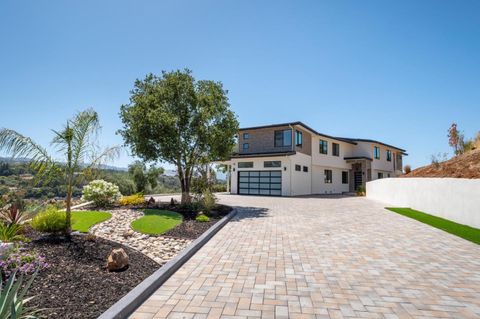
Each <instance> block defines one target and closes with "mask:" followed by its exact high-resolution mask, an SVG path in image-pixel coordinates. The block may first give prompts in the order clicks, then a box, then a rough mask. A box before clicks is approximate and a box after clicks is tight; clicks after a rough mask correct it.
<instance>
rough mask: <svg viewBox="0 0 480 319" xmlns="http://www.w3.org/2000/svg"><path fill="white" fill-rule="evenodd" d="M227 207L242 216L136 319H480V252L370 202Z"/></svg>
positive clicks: (257, 201) (293, 201)
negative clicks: (238, 210)
mask: <svg viewBox="0 0 480 319" xmlns="http://www.w3.org/2000/svg"><path fill="white" fill-rule="evenodd" d="M221 201H222V202H224V203H227V204H230V205H235V206H242V208H240V212H239V214H238V215H237V217H236V218H235V219H234V220H232V221H231V222H230V223H229V224H227V225H226V226H225V227H224V228H223V229H222V230H221V231H220V232H219V233H217V235H215V237H214V238H212V239H211V240H210V242H208V243H207V244H206V245H205V246H204V247H203V248H202V249H201V250H200V251H198V252H197V253H196V255H195V256H194V257H192V258H191V259H190V260H189V261H188V262H187V263H186V264H185V265H184V266H183V267H182V268H181V269H180V270H179V271H177V272H176V273H175V274H174V275H173V276H172V277H171V278H170V279H169V280H168V281H167V282H166V283H165V284H164V285H163V286H162V287H161V288H160V289H159V290H158V291H157V292H156V293H155V294H154V295H152V296H151V297H150V299H148V300H147V301H146V302H145V303H144V304H143V305H142V306H141V307H140V308H139V309H138V310H137V312H136V313H134V314H133V315H132V316H131V318H136V319H141V318H142V319H143V318H165V317H168V318H219V317H223V318H274V317H276V318H287V317H290V318H350V317H357V318H444V317H445V318H480V248H479V247H480V246H477V245H475V244H473V243H470V242H467V241H465V240H463V239H460V238H457V237H455V236H452V235H450V234H447V233H445V232H443V231H440V230H437V229H434V228H432V227H430V226H427V225H424V224H421V223H419V222H417V221H415V220H412V219H408V218H406V217H403V216H400V215H397V214H395V213H392V212H389V211H386V210H384V209H383V206H382V205H381V204H380V203H377V202H373V201H370V200H367V199H365V198H354V197H352V198H267V197H245V196H228V195H224V196H221ZM247 207H250V208H247Z"/></svg>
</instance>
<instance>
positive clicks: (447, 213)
mask: <svg viewBox="0 0 480 319" xmlns="http://www.w3.org/2000/svg"><path fill="white" fill-rule="evenodd" d="M367 198H370V199H374V200H378V201H382V202H384V203H386V204H387V205H389V206H393V207H410V208H413V209H415V210H419V211H422V212H424V213H427V214H430V215H435V216H439V217H442V218H445V219H448V220H451V221H454V222H457V223H460V224H464V225H469V226H471V227H475V228H480V179H465V178H384V179H378V180H375V181H371V182H368V183H367Z"/></svg>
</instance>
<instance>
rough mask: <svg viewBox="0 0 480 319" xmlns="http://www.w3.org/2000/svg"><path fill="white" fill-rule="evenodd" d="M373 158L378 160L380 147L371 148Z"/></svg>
mask: <svg viewBox="0 0 480 319" xmlns="http://www.w3.org/2000/svg"><path fill="white" fill-rule="evenodd" d="M373 157H375V159H380V147H378V146H374V147H373Z"/></svg>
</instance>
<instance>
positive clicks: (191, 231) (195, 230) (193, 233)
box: [162, 218, 220, 239]
mask: <svg viewBox="0 0 480 319" xmlns="http://www.w3.org/2000/svg"><path fill="white" fill-rule="evenodd" d="M219 220H220V219H219V218H210V221H208V222H203V223H201V222H197V221H195V220H186V221H184V222H183V223H181V224H180V225H177V226H175V227H174V228H172V229H170V230H169V231H167V232H165V233H163V234H162V236H171V237H177V238H186V239H197V238H198V237H200V236H201V235H202V234H203V233H204V232H206V231H207V230H208V229H209V228H210V227H212V226H213V225H214V224H215V223H217V222H218V221H219Z"/></svg>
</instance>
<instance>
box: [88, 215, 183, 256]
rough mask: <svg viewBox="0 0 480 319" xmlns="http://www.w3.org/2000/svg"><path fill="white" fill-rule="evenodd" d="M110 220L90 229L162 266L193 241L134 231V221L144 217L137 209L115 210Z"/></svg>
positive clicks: (97, 234)
mask: <svg viewBox="0 0 480 319" xmlns="http://www.w3.org/2000/svg"><path fill="white" fill-rule="evenodd" d="M108 212H109V213H111V214H112V218H110V219H109V220H107V221H105V222H103V223H100V224H97V225H95V226H93V227H92V228H91V229H90V232H91V233H92V234H95V235H96V236H99V237H102V238H106V239H109V240H114V241H116V242H119V243H122V244H124V245H127V246H129V247H131V248H134V249H136V250H138V251H140V252H142V253H143V254H145V255H147V256H148V257H150V258H152V259H153V260H155V261H156V262H157V263H159V264H160V265H163V264H165V263H166V262H167V261H169V260H170V259H172V258H173V257H175V255H177V254H178V252H180V251H182V250H183V249H184V248H185V247H186V246H187V245H188V244H190V242H191V240H190V239H188V238H175V237H167V236H150V235H144V234H140V233H137V232H135V231H133V229H132V228H131V227H130V224H131V222H132V221H133V220H135V219H138V218H140V217H142V216H143V212H142V211H140V210H135V209H114V210H110V211H108Z"/></svg>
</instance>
